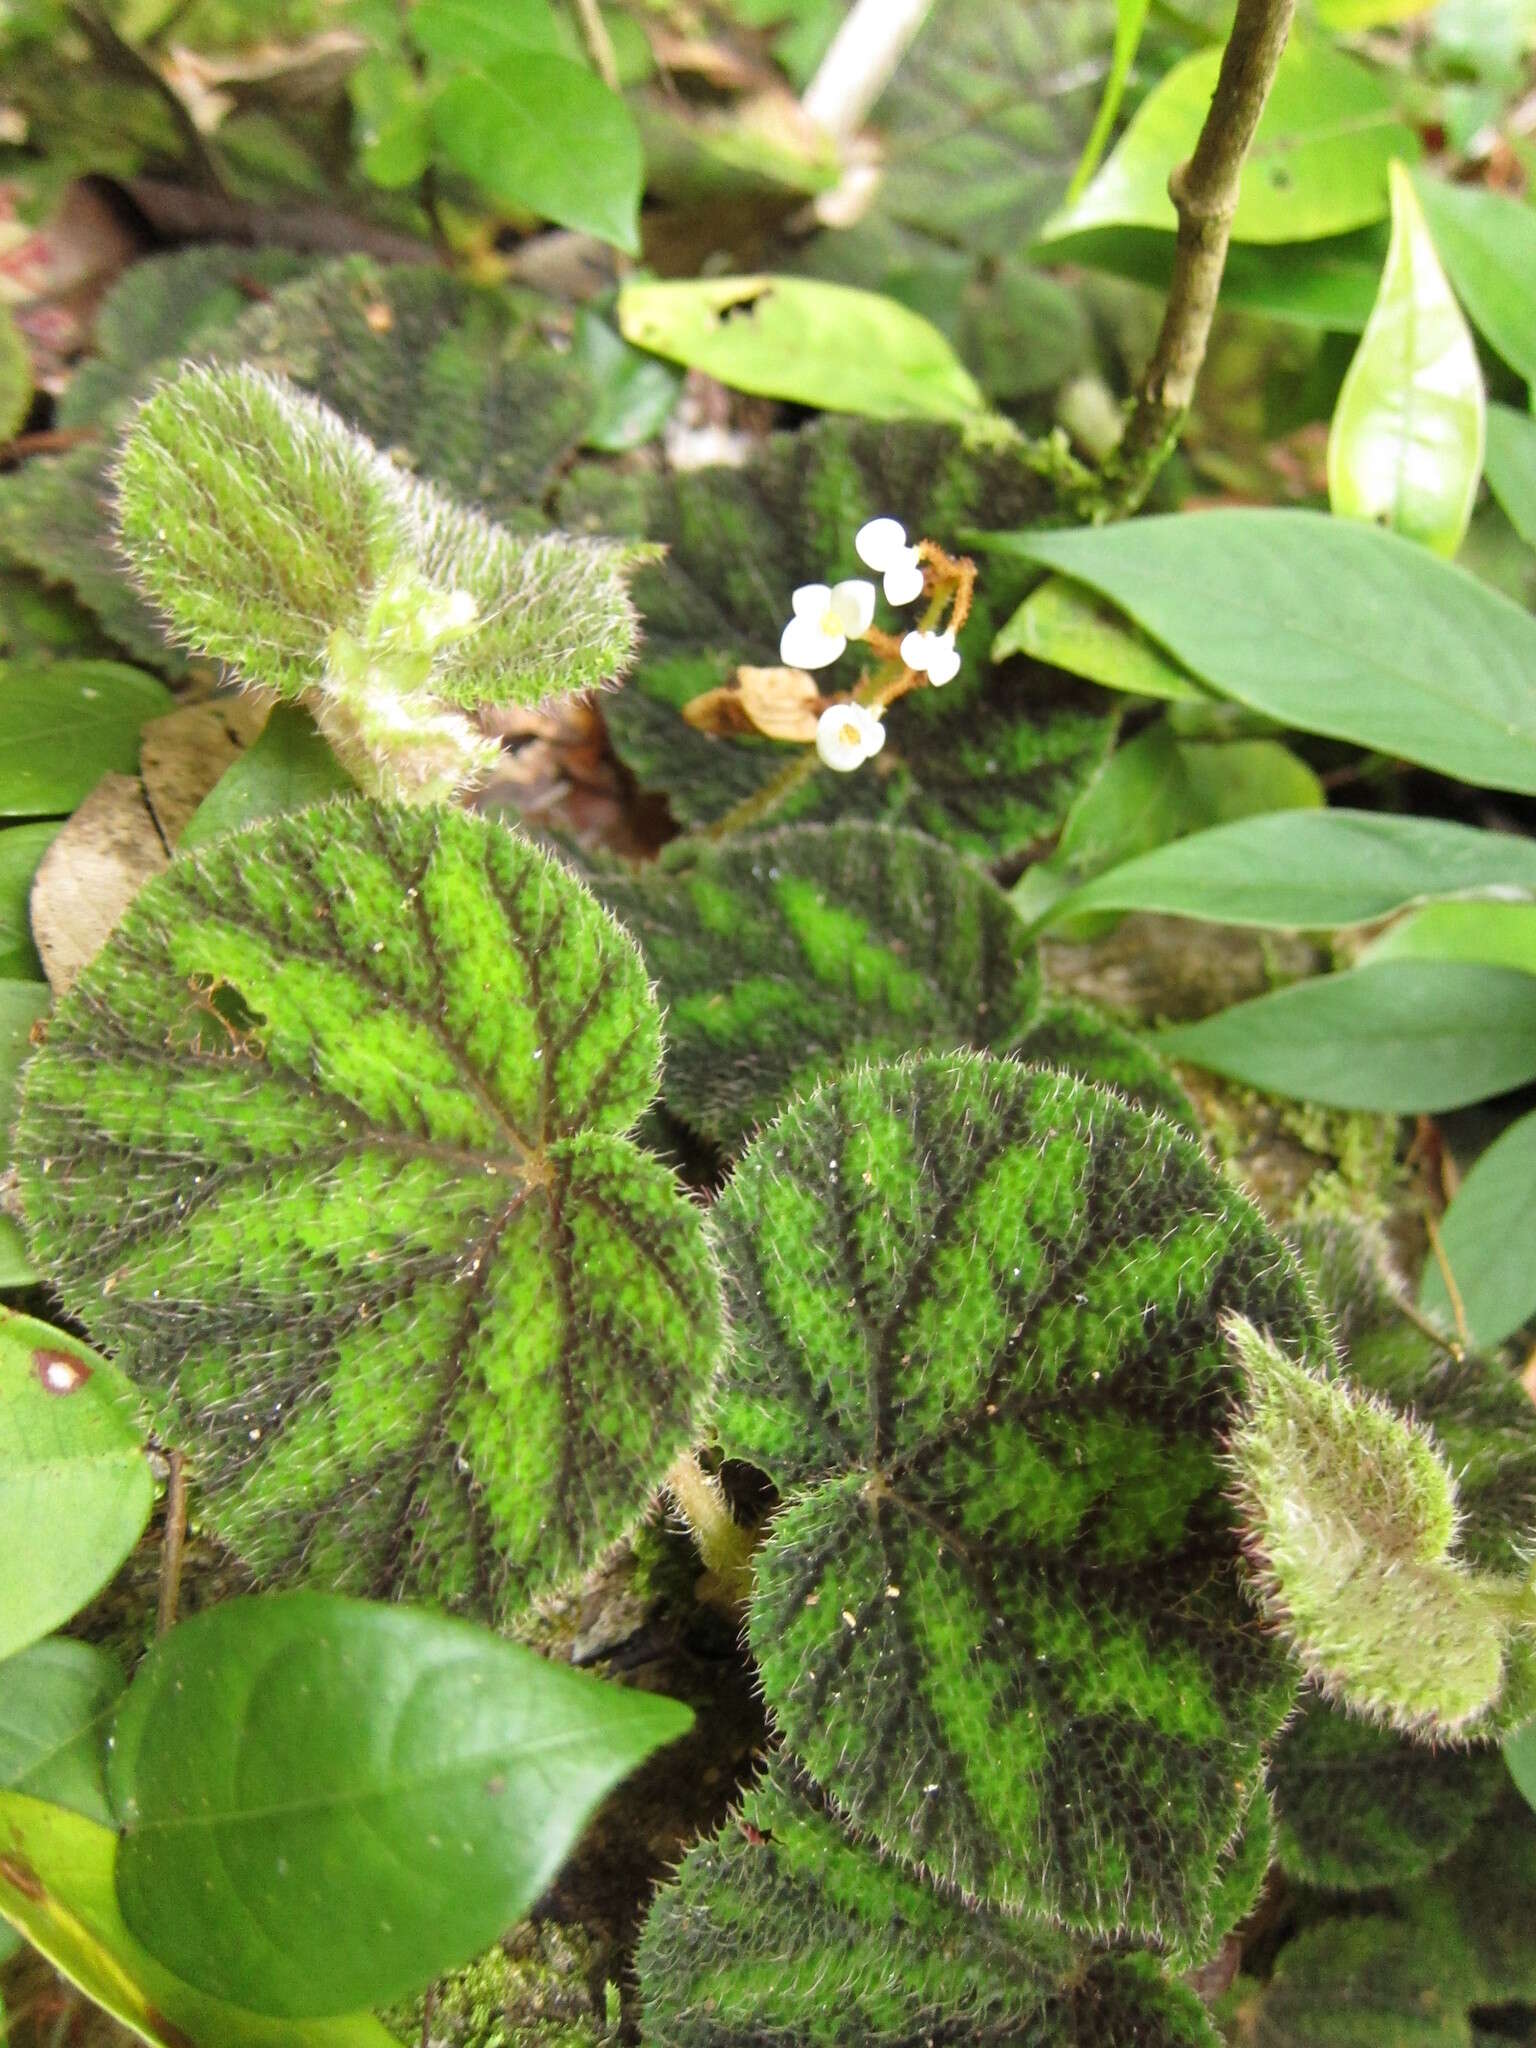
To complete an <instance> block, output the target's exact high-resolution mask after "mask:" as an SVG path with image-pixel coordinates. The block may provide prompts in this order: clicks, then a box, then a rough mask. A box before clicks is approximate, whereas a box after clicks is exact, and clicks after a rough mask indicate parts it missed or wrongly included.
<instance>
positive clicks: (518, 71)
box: [432, 49, 645, 256]
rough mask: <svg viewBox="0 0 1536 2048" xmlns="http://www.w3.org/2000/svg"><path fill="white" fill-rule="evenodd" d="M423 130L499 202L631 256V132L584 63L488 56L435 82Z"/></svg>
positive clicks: (528, 54) (636, 180)
mask: <svg viewBox="0 0 1536 2048" xmlns="http://www.w3.org/2000/svg"><path fill="white" fill-rule="evenodd" d="M432 132H433V135H434V137H435V139H436V143H437V151H438V155H439V157H440V158H441V159H442V160H443V161H444V162H445V163H450V164H452V165H453V167H454V169H455V170H459V171H462V172H463V173H464V174H465V176H466V177H470V178H473V179H474V180H475V182H476V184H477V185H479V186H480V187H481V189H482V190H483V191H484V192H486V193H487V194H488V196H489V197H490V198H491V199H493V200H495V201H497V202H498V204H500V205H503V206H509V207H512V208H513V209H514V210H516V211H517V212H520V213H521V212H530V213H535V214H538V215H540V216H542V218H543V219H545V220H552V221H558V223H559V224H560V226H561V227H566V228H577V229H580V230H581V231H582V232H584V233H586V234H590V235H597V236H599V237H600V238H601V239H602V240H603V241H605V242H612V243H613V244H614V245H615V247H616V248H619V249H622V250H624V251H625V253H626V254H627V255H630V256H638V255H639V253H640V227H639V211H640V193H641V188H642V186H643V184H644V182H645V164H644V159H643V156H642V153H641V148H640V134H639V131H638V129H637V128H636V127H635V122H634V116H633V115H632V114H631V113H630V111H629V109H628V107H627V106H625V104H624V102H623V100H622V99H621V98H620V97H619V95H618V94H617V93H616V92H610V91H609V89H608V87H607V86H606V85H604V84H603V83H602V81H601V80H600V79H598V78H595V77H594V76H593V75H592V73H591V72H590V71H588V70H587V69H586V67H585V66H584V65H581V64H573V63H572V62H571V61H570V59H569V58H567V57H556V56H551V55H548V54H546V53H545V52H543V51H540V50H522V49H519V50H510V51H508V52H506V53H505V54H504V55H491V56H490V61H489V62H486V63H484V64H482V65H481V66H480V68H478V69H476V70H474V71H466V72H464V73H462V74H461V75H460V76H459V77H457V78H452V79H450V80H449V82H448V83H447V85H445V86H444V87H443V89H442V91H441V92H440V93H439V94H438V95H437V97H436V99H435V100H434V101H433V103H432Z"/></svg>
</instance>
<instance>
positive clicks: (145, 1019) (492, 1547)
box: [18, 805, 720, 1614]
mask: <svg viewBox="0 0 1536 2048" xmlns="http://www.w3.org/2000/svg"><path fill="white" fill-rule="evenodd" d="M658 1040H659V1033H658V1019H657V1013H656V1006H655V1003H654V1000H653V999H652V997H651V995H650V992H649V989H648V987H647V983H646V976H645V969H644V966H643V964H642V962H641V959H640V956H639V953H638V952H637V951H636V950H635V948H634V946H633V945H632V943H631V942H630V941H629V940H628V939H627V938H626V937H625V936H624V934H623V933H622V932H620V931H619V929H618V928H617V926H615V925H614V924H613V922H612V920H611V919H610V918H609V917H608V915H607V913H606V912H605V911H603V910H602V909H601V907H600V906H599V905H598V904H597V903H596V902H595V901H594V900H593V899H592V897H591V896H590V895H589V894H588V893H587V891H586V890H584V889H583V888H582V887H581V885H580V884H579V883H578V882H576V881H575V880H574V879H573V878H572V877H571V876H570V875H568V874H567V873H566V872H565V871H564V870H563V869H562V868H560V867H559V866H558V865H556V864H555V863H553V862H551V861H549V860H548V859H547V858H546V857H545V856H543V855H542V854H540V853H538V852H536V851H535V850H534V849H533V848H532V847H530V846H529V845H528V844H527V843H526V842H524V841H521V840H518V839H516V838H514V837H513V836H512V835H511V834H509V833H508V832H506V831H504V830H503V829H502V828H501V827H499V826H496V825H493V824H489V823H487V822H485V821H483V820H479V819H474V818H469V817H465V816H462V815H459V814H458V813H455V812H451V811H434V810H426V811H421V812H411V811H403V810H399V809H389V808H376V807H371V806H363V805H325V806H321V807H320V808H318V809H315V810H310V811H301V812H297V813H293V814H290V815H289V816H287V817H283V818H279V819H276V820H274V821H272V822H271V823H269V824H265V825H260V826H256V827H254V828H252V829H250V830H248V831H245V832H241V833H233V834H230V835H228V836H227V837H225V838H222V839H218V840H215V841H212V842H211V843H210V844H208V845H207V846H206V847H203V848H199V849H197V850H195V851H194V852H192V853H189V854H186V855H184V856H182V857H181V858H179V859H178V860H177V861H176V862H175V863H174V864H173V866H172V867H171V869H170V870H169V871H168V873H166V874H165V875H163V876H161V877H159V878H158V879H157V880H156V881H155V882H153V883H152V884H151V885H150V886H149V888H148V889H147V890H146V891H145V892H144V893H143V894H142V895H141V896H140V897H139V898H138V900H137V902H136V903H135V905H134V907H133V909H132V910H131V911H130V912H129V914H128V917H127V918H126V919H125V920H124V922H123V923H122V924H121V925H120V926H119V927H118V930H117V932H116V934H115V935H114V937H113V938H112V940H111V941H110V943H109V944H108V946H107V948H106V949H105V951H104V952H103V953H102V954H101V955H100V956H99V957H98V959H97V960H96V961H95V962H94V963H93V964H92V965H91V966H90V967H89V968H87V969H86V971H85V973H84V974H83V975H82V976H81V978H80V980H79V981H78V982H77V983H76V984H75V987H74V989H73V990H72V991H71V993H70V995H69V996H68V997H67V998H66V999H65V1001H64V1002H63V1004H61V1006H60V1008H59V1010H58V1012H57V1013H56V1016H55V1019H54V1022H53V1026H52V1030H51V1032H50V1036H49V1042H48V1045H47V1047H46V1048H45V1050H44V1051H43V1052H41V1053H40V1054H39V1055H38V1056H37V1057H36V1058H35V1059H34V1060H33V1061H32V1062H31V1063H30V1065H29V1067H28V1069H27V1073H26V1077H25V1080H24V1084H23V1106H22V1114H21V1121H20V1126H19V1132H18V1156H19V1162H20V1171H21V1179H22V1188H23V1198H24V1202H25V1206H26V1209H27V1213H28V1218H29V1223H30V1227H31V1232H32V1249H33V1253H34V1256H36V1257H37V1258H38V1260H39V1263H40V1264H41V1265H43V1266H44V1267H45V1269H46V1270H47V1271H48V1273H49V1274H50V1276H51V1277H52V1278H53V1280H54V1281H55V1283H56V1284H57V1286H58V1287H59V1289H60V1291H61V1292H62V1294H63V1296H64V1299H65V1300H66V1302H68V1303H69V1304H70V1305H71V1307H72V1308H74V1309H75V1310H76V1311H77V1312H78V1313H80V1314H81V1315H82V1316H83V1317H84V1318H85V1319H86V1320H87V1321H88V1322H89V1323H90V1325H91V1326H92V1327H93V1329H95V1330H96V1331H97V1333H98V1334H99V1335H100V1336H101V1338H102V1339H103V1341H106V1342H109V1343H111V1344H112V1345H113V1346H114V1347H116V1348H117V1349H118V1350H119V1352H120V1355H121V1357H122V1360H123V1362H124V1364H125V1365H126V1366H127V1367H128V1369H129V1371H130V1372H131V1373H132V1374H133V1375H134V1376H135V1377H136V1378H137V1380H138V1381H139V1383H140V1385H141V1386H143V1387H144V1388H145V1390H146V1391H147V1392H148V1393H149V1394H150V1395H151V1396H152V1398H153V1401H154V1404H155V1408H156V1411H157V1413H158V1415H159V1418H160V1423H161V1427H162V1430H163V1432H164V1434H165V1435H166V1436H167V1437H168V1439H169V1440H170V1441H172V1442H174V1443H179V1444H181V1445H182V1446H184V1448H185V1449H186V1450H187V1452H188V1453H189V1455H190V1457H191V1459H192V1463H193V1482H194V1485H195V1486H196V1488H197V1491H198V1498H199V1500H200V1503H201V1508H202V1512H203V1514H204V1516H205V1517H206V1519H207V1521H208V1522H209V1524H210V1525H211V1526H212V1527H213V1528H214V1529H215V1530H216V1532H217V1533H218V1534H219V1535H220V1536H221V1537H222V1538H223V1539H224V1540H225V1541H226V1542H227V1543H229V1544H230V1545H231V1547H232V1548H234V1549H235V1550H236V1551H238V1552H239V1553H240V1554H241V1555H242V1556H244V1557H245V1558H246V1559H247V1560H248V1561H249V1563H250V1564H251V1565H253V1566H254V1567H255V1568H256V1569H257V1570H258V1571H260V1572H261V1573H262V1574H263V1575H265V1576H267V1577H268V1578H293V1577H299V1576H303V1577H308V1578H310V1579H313V1580H317V1581H319V1582H321V1583H326V1584H330V1585H333V1586H336V1587H338V1588H340V1589H343V1590H347V1591H355V1592H378V1593H384V1592H395V1593H414V1594H418V1595H420V1596H421V1597H423V1598H427V1599H432V1600H435V1601H439V1602H442V1603H444V1604H447V1605H450V1606H454V1607H460V1608H468V1609H472V1610H474V1611H476V1612H480V1613H486V1614H501V1613H504V1612H506V1611H507V1610H508V1609H510V1608H513V1607H516V1606H517V1605H519V1604H520V1603H521V1601H522V1600H523V1599H524V1598H525V1597H526V1596H527V1595H528V1594H530V1593H532V1592H534V1591H536V1590H537V1589H539V1588H541V1587H544V1586H547V1585H550V1584H551V1583H553V1582H555V1581H557V1580H559V1579H560V1578H562V1577H563V1576H565V1575H566V1574H568V1573H570V1572H571V1571H573V1570H575V1569H577V1568H578V1567H580V1566H582V1565H584V1564H585V1563H587V1562H589V1561H590V1560H591V1559H592V1558H594V1557H596V1556H597V1555H598V1554H600V1553H601V1551H602V1550H603V1549H604V1547H605V1546H606V1545H607V1544H609V1543H611V1542H613V1541H614V1540H615V1539H616V1538H617V1537H618V1536H619V1535H621V1534H622V1533H623V1531H624V1529H625V1528H626V1527H627V1526H628V1525H629V1524H630V1523H632V1522H633V1521H634V1519H635V1518H636V1517H637V1516H638V1515H639V1514H640V1513H641V1511H642V1510H643V1509H644V1507H645V1505H646V1503H647V1501H648V1500H649V1498H650V1493H651V1489H652V1487H653V1485H654V1484H655V1481H656V1477H657V1474H658V1473H660V1472H661V1471H663V1470H664V1469H665V1467H666V1465H667V1463H668V1462H669V1461H670V1459H671V1458H673V1457H674V1456H675V1455H676V1454H677V1452H678V1451H679V1450H681V1449H682V1448H683V1446H684V1445H685V1444H686V1443H688V1442H689V1441H691V1432H692V1429H693V1421H694V1413H695V1408H696V1405H697V1402H698V1400H699V1398H700V1396H701V1395H702V1393H703V1391H704V1388H705V1386H706V1385H707V1383H708V1380H709V1377H710V1374H711V1371H712V1369H713V1363H714V1354H715V1350H716V1347H717V1343H718V1339H719V1330H720V1315H719V1304H718V1298H717V1283H716V1280H715V1278H714V1274H713V1270H712V1266H711V1262H710V1259H709V1256H708V1253H707V1251H706V1248H705V1244H704V1239H703V1231H702V1225H701V1221H700V1218H699V1216H698V1214H697V1212H696V1211H695V1210H694V1209H693V1208H692V1207H691V1205H690V1204H689V1203H688V1202H687V1201H686V1200H685V1199H684V1197H683V1196H682V1194H681V1192H680V1190H679V1189H678V1187H677V1185H676V1183H675V1181H674V1180H673V1178H672V1176H671V1174H670V1173H668V1172H666V1171H665V1170H663V1169H662V1168H661V1167H660V1165H659V1164H658V1163H657V1162H656V1161H654V1160H653V1159H651V1158H649V1157H648V1156H647V1155H645V1154H643V1153H641V1152H640V1151H639V1150H638V1149H637V1148H636V1147H635V1146H634V1145H632V1144H631V1143H629V1141H628V1140H627V1139H626V1138H625V1137H624V1136H623V1133H624V1132H626V1131H627V1130H628V1129H629V1128H630V1127H631V1125H632V1124H633V1123H634V1121H635V1120H636V1118H637V1117H638V1116H639V1115H640V1113H641V1111H642V1110H643V1109H644V1108H645V1106H646V1104H647V1103H648V1102H649V1100H650V1098H651V1096H652V1094H653V1093H654V1090H655V1084H656V1073H657V1065H658V1053H659V1042H658Z"/></svg>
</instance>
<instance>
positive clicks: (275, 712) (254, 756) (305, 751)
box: [179, 704, 353, 848]
mask: <svg viewBox="0 0 1536 2048" xmlns="http://www.w3.org/2000/svg"><path fill="white" fill-rule="evenodd" d="M352 787H353V784H352V779H351V777H350V776H349V775H348V774H347V772H346V770H345V769H344V768H343V767H342V766H341V764H340V762H339V761H338V760H337V759H336V756H335V755H334V754H333V753H332V752H331V750H330V748H329V746H328V745H327V744H326V742H325V741H324V739H322V737H321V736H320V734H319V733H318V732H317V731H316V730H315V722H314V720H313V719H312V718H311V717H310V716H309V714H308V712H306V711H303V710H301V709H300V708H299V707H298V705H296V704H274V705H273V707H272V713H271V716H270V717H269V718H268V720H267V722H266V724H265V725H264V726H263V727H262V729H261V734H260V737H259V738H258V739H257V741H256V743H255V745H254V746H250V747H247V748H246V749H245V751H244V752H243V753H242V754H240V755H239V756H238V757H237V758H236V760H234V761H233V762H232V763H231V764H230V766H229V767H228V768H226V769H225V771H224V773H223V774H222V775H221V776H220V777H219V779H218V781H217V782H216V783H215V784H214V786H213V788H212V789H211V790H210V791H209V792H208V794H207V796H205V797H204V798H203V801H202V802H201V803H200V804H199V805H198V807H197V809H196V811H194V812H193V814H192V818H191V821H190V822H189V823H188V825H187V827H186V830H185V831H184V832H183V833H182V835H181V839H180V841H179V844H180V845H181V846H182V847H183V848H186V847H190V846H200V845H201V844H202V842H203V841H204V840H205V839H213V838H216V837H217V836H218V834H219V833H221V832H234V831H238V830H239V829H240V827H242V826H244V825H253V824H255V823H256V822H257V820H258V819H261V818H275V817H277V816H278V815H280V814H281V813H282V812H284V811H301V810H303V809H304V807H305V806H306V805H307V804H314V803H319V802H321V801H323V799H324V798H326V797H331V796H341V795H345V794H346V793H348V792H349V791H351V789H352Z"/></svg>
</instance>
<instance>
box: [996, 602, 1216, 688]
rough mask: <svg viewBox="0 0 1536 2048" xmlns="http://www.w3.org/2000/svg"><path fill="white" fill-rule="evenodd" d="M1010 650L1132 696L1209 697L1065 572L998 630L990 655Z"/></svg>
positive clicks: (999, 657)
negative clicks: (1065, 574)
mask: <svg viewBox="0 0 1536 2048" xmlns="http://www.w3.org/2000/svg"><path fill="white" fill-rule="evenodd" d="M1010 654H1030V655H1033V656H1034V658H1035V660H1036V661H1045V662H1049V663H1050V665H1051V667H1052V668H1064V669H1066V670H1067V672H1068V674H1069V675H1074V676H1087V677H1088V679H1089V681H1090V682H1095V683H1103V684H1104V685H1105V686H1106V687H1107V688H1108V689H1111V690H1124V691H1126V692H1127V693H1128V694H1129V695H1131V696H1133V697H1164V698H1167V699H1168V700H1169V701H1170V702H1176V701H1177V700H1179V699H1180V698H1193V699H1194V701H1195V702H1196V703H1199V704H1208V703H1209V702H1210V698H1211V693H1210V691H1209V690H1207V689H1206V688H1205V686H1204V685H1203V684H1201V683H1197V682H1196V681H1195V679H1194V677H1193V676H1192V675H1191V674H1190V673H1189V671H1188V670H1187V669H1184V668H1181V667H1180V666H1179V664H1178V663H1177V662H1176V661H1171V660H1170V659H1169V658H1168V656H1167V655H1166V654H1164V652H1163V650H1162V649H1161V648H1160V647H1158V646H1157V645H1156V644H1155V643H1154V642H1153V641H1151V640H1149V639H1148V638H1147V636H1146V635H1145V633H1141V632H1138V631H1137V629H1136V628H1135V627H1134V626H1132V625H1131V624H1129V622H1128V621H1127V620H1126V619H1125V618H1124V617H1123V616H1122V615H1121V614H1120V613H1118V612H1116V610H1115V609H1114V607H1113V606H1112V605H1108V604H1106V603H1105V602H1104V600H1103V599H1102V598H1100V597H1096V596H1095V595H1094V593H1093V592H1092V591H1091V590H1086V589H1084V587H1083V585H1082V584H1081V583H1074V582H1073V581H1072V580H1071V578H1070V577H1067V576H1048V577H1047V578H1046V579H1045V581H1044V582H1043V583H1041V584H1039V585H1038V586H1037V587H1036V588H1035V589H1034V590H1032V591H1031V592H1030V593H1029V596H1028V597H1026V598H1025V600H1024V602H1023V603H1022V604H1021V605H1020V606H1019V608H1018V610H1017V611H1016V612H1015V613H1014V615H1013V617H1012V618H1011V619H1010V620H1009V621H1008V623H1007V625H1006V626H1004V628H1003V630H1002V631H1001V632H1000V633H999V634H998V636H997V638H996V639H995V640H994V641H993V643H992V659H993V660H994V661H1005V660H1006V659H1007V658H1008V656H1009V655H1010Z"/></svg>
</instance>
